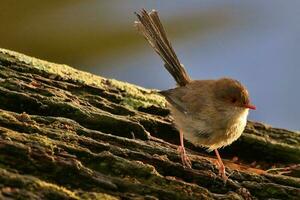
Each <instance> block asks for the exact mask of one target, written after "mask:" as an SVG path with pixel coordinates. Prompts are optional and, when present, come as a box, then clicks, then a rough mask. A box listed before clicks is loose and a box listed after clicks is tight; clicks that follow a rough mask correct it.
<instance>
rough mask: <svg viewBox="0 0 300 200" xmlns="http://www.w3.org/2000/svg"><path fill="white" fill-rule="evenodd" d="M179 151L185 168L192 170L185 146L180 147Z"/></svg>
mask: <svg viewBox="0 0 300 200" xmlns="http://www.w3.org/2000/svg"><path fill="white" fill-rule="evenodd" d="M177 151H178V152H179V154H180V157H181V161H182V164H183V166H184V167H187V168H192V162H191V160H190V159H189V157H188V156H187V154H186V152H185V148H184V147H183V146H178V149H177Z"/></svg>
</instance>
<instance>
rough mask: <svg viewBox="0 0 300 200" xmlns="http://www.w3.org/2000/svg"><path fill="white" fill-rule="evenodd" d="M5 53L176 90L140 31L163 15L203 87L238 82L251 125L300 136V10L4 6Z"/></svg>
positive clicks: (202, 0)
mask: <svg viewBox="0 0 300 200" xmlns="http://www.w3.org/2000/svg"><path fill="white" fill-rule="evenodd" d="M0 3H1V4H0V5H1V6H0V24H1V25H0V38H1V39H0V47H2V48H7V49H11V50H15V51H18V52H22V53H25V54H28V55H31V56H34V57H38V58H41V59H46V60H48V61H53V62H57V63H64V64H68V65H71V66H74V67H76V68H78V69H80V70H84V71H89V72H92V73H95V74H98V75H101V76H105V77H108V78H115V79H119V80H122V81H127V82H130V83H134V84H138V85H141V86H144V87H147V88H156V89H168V88H171V87H174V84H175V83H174V81H173V80H172V78H171V77H170V75H169V74H168V73H167V72H166V70H165V69H164V68H163V65H162V62H161V60H160V59H159V57H158V56H157V55H156V54H155V53H154V52H153V50H152V49H151V48H150V47H149V45H148V44H146V42H145V40H144V39H143V38H142V37H141V36H140V35H138V34H137V33H136V31H135V29H134V28H133V21H134V20H135V16H134V14H133V13H134V11H139V10H140V9H141V8H143V7H145V8H147V9H149V10H151V9H157V10H158V11H159V12H160V16H161V18H162V21H163V23H164V25H165V27H166V29H167V33H168V35H169V36H170V38H171V41H172V43H173V46H174V48H175V51H176V52H177V54H178V56H179V58H180V60H181V62H182V63H183V64H184V65H185V66H186V68H187V71H188V72H189V73H190V75H191V76H192V77H193V78H194V79H211V78H219V77H223V76H228V77H233V78H235V79H238V80H240V81H241V82H242V83H243V84H244V85H246V86H247V87H248V89H249V92H250V94H251V98H252V101H253V103H254V104H255V105H256V106H257V110H256V111H253V112H251V114H250V119H251V120H255V121H263V122H265V123H268V124H271V125H273V126H277V127H284V128H289V129H293V130H300V105H299V104H300V101H299V100H300V88H299V87H300V80H299V77H300V55H299V52H300V9H299V8H300V1H299V0H289V1H281V0H272V1H271V0H266V1H261V0H252V1H236V0H186V1H180V0H173V1H162V0H161V1H154V0H152V1H150V0H148V1H146V0H144V1H142V0H126V1H124V0H123V1H121V0H110V1H104V0H102V1H99V0H98V1H96V0H94V1H92V0H87V1H79V0H63V1H50V0H48V1H47V0H44V1H39V0H26V1H17V0H0Z"/></svg>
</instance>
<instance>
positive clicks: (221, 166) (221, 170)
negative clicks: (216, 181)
mask: <svg viewBox="0 0 300 200" xmlns="http://www.w3.org/2000/svg"><path fill="white" fill-rule="evenodd" d="M217 165H218V168H219V176H220V177H221V178H222V179H223V181H224V183H226V182H227V180H228V178H229V177H228V176H227V175H226V169H225V166H224V164H220V163H219V162H217Z"/></svg>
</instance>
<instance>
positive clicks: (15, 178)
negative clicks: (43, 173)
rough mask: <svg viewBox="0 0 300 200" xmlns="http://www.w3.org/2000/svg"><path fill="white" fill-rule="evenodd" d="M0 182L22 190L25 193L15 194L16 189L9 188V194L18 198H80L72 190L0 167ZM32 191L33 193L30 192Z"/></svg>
mask: <svg viewBox="0 0 300 200" xmlns="http://www.w3.org/2000/svg"><path fill="white" fill-rule="evenodd" d="M0 182H1V183H3V184H4V185H6V186H7V187H10V188H16V189H18V190H24V191H26V193H27V194H22V193H21V194H15V193H14V192H15V191H16V190H11V194H10V195H11V196H14V195H16V196H18V197H19V198H21V197H22V195H24V196H23V197H22V198H25V197H27V198H30V196H34V197H35V198H34V199H37V198H38V196H39V198H43V197H44V198H45V197H50V199H55V198H54V197H57V199H80V198H79V196H77V195H76V194H75V193H74V192H72V191H70V190H68V189H66V188H64V187H61V186H58V185H55V184H52V183H47V182H45V181H42V180H40V179H37V178H35V177H32V176H27V175H19V174H15V173H12V172H9V171H7V170H5V169H2V168H0ZM30 192H33V193H30Z"/></svg>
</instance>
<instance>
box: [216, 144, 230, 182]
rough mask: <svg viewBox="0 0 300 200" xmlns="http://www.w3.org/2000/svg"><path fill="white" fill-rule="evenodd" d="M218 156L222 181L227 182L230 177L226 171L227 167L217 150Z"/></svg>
mask: <svg viewBox="0 0 300 200" xmlns="http://www.w3.org/2000/svg"><path fill="white" fill-rule="evenodd" d="M215 153H216V156H217V158H218V165H219V175H220V176H221V177H222V179H223V180H224V181H225V182H226V181H227V179H228V177H227V176H226V171H225V165H224V163H223V161H222V158H221V156H220V154H219V151H218V150H217V149H215Z"/></svg>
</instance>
